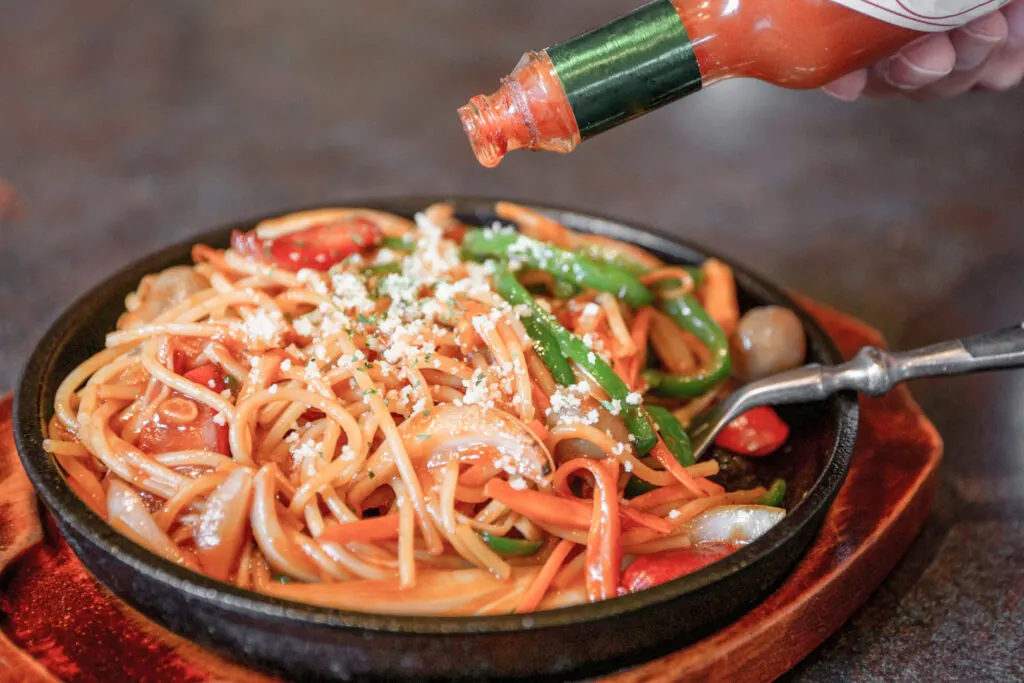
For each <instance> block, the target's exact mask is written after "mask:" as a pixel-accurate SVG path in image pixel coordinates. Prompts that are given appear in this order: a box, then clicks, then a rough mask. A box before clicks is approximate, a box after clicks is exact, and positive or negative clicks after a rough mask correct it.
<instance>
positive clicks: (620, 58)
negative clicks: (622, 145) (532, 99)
mask: <svg viewBox="0 0 1024 683" xmlns="http://www.w3.org/2000/svg"><path fill="white" fill-rule="evenodd" d="M547 53H548V56H549V57H550V58H551V63H552V64H553V65H554V67H555V73H556V74H558V78H559V79H560V80H561V82H562V87H564V88H565V92H566V94H567V95H568V96H569V104H570V105H571V106H572V111H573V114H575V116H576V124H577V125H578V126H579V129H580V137H581V138H584V139H585V138H588V137H591V136H594V135H597V134H598V133H600V132H603V131H606V130H608V129H609V128H614V127H615V126H617V125H619V124H621V123H625V122H626V121H629V120H630V119H633V118H636V117H637V116H640V115H641V114H644V113H646V112H649V111H651V110H652V109H656V108H658V107H660V106H662V105H664V104H668V103H669V102H672V101H674V100H677V99H679V98H680V97H683V96H684V95H689V94H690V93H692V92H695V91H697V90H699V89H700V87H701V76H700V66H699V65H698V64H697V58H696V57H695V56H694V54H693V44H692V43H691V42H690V37H689V36H688V35H687V34H686V28H685V27H684V26H683V22H682V20H681V19H680V18H679V13H678V12H677V11H676V8H675V7H674V6H673V5H672V3H671V2H669V0H655V1H654V2H652V3H650V4H648V5H644V6H643V7H641V8H639V9H637V10H635V11H633V12H631V13H630V14H627V15H626V16H624V17H621V18H619V19H616V20H615V21H612V22H611V23H609V24H605V25H604V26H601V27H600V28H596V29H594V30H593V31H590V32H588V33H584V34H583V35H581V36H577V37H576V38H573V39H572V40H570V41H568V42H565V43H562V44H561V45H556V46H555V47H552V48H548V50H547Z"/></svg>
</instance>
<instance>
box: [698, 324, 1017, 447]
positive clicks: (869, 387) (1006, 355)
mask: <svg viewBox="0 0 1024 683" xmlns="http://www.w3.org/2000/svg"><path fill="white" fill-rule="evenodd" d="M1020 367H1024V324H1022V325H1017V326H1016V327H1009V328H1006V329H1003V330H996V331H993V332H984V333H982V334H978V335H975V336H973V337H967V338H966V339H955V340H953V341H947V342H941V343H939V344H933V345H931V346H925V347H924V348H920V349H916V350H913V351H900V352H897V353H889V352H888V351H883V350H882V349H879V348H876V347H874V346H865V347H864V348H862V349H861V350H860V351H858V352H857V355H856V356H854V357H853V358H852V359H850V360H849V361H847V362H845V363H841V364H839V365H820V364H818V363H813V364H811V365H805V366H803V367H799V368H795V369H793V370H787V371H786V372H781V373H779V374H777V375H772V376H771V377H765V378H764V379H760V380H757V381H756V382H751V383H750V384H747V385H745V386H743V387H741V388H740V389H738V390H737V391H735V392H733V393H732V394H731V395H730V396H729V397H728V398H726V399H725V400H724V401H722V402H721V403H719V404H718V405H717V406H715V407H714V408H712V409H711V410H709V411H708V412H707V413H705V414H704V415H702V416H701V417H699V418H697V420H696V421H695V422H694V423H693V425H692V426H691V427H690V430H689V432H690V439H691V441H692V444H693V454H694V457H696V458H698V459H699V458H700V457H701V456H702V455H703V454H704V453H705V452H706V451H707V450H708V448H709V447H710V446H711V444H712V443H713V442H714V440H715V437H716V436H718V433H719V432H720V431H722V429H723V428H724V427H725V426H726V425H727V424H729V423H730V422H731V421H732V420H734V419H735V418H737V417H739V416H740V415H742V414H743V413H745V412H747V411H748V410H750V409H751V408H756V407H758V406H765V405H782V404H787V403H808V402H811V401H820V400H822V399H825V398H828V397H829V396H831V395H832V394H834V393H836V392H839V391H857V392H860V393H862V394H867V395H868V396H881V395H882V394H885V393H888V392H889V390H890V389H892V388H893V387H894V386H896V385H897V384H899V383H900V382H905V381H907V380H908V379H917V378H919V377H937V376H940V375H962V374H967V373H971V372H979V371H982V370H1001V369H1006V368H1020Z"/></svg>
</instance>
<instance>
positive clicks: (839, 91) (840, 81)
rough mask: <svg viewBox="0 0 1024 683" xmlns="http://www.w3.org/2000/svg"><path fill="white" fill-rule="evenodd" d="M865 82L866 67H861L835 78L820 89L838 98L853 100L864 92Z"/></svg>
mask: <svg viewBox="0 0 1024 683" xmlns="http://www.w3.org/2000/svg"><path fill="white" fill-rule="evenodd" d="M867 82H868V72H867V69H861V70H859V71H854V72H853V73H849V74H846V75H845V76H842V77H840V78H837V79H836V80H834V81H832V82H831V83H829V84H828V85H826V86H825V87H823V88H822V90H824V91H825V92H826V93H828V94H829V95H831V96H832V97H834V98H836V99H838V100H843V101H844V102H853V101H854V100H856V99H857V98H859V97H860V96H861V93H863V92H864V86H865V85H867Z"/></svg>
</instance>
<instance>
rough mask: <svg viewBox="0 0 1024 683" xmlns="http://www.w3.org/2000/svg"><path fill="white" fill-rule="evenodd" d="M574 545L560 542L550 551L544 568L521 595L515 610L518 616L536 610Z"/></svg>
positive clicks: (563, 541)
mask: <svg viewBox="0 0 1024 683" xmlns="http://www.w3.org/2000/svg"><path fill="white" fill-rule="evenodd" d="M574 545H575V543H573V542H572V541H566V540H564V539H563V540H561V541H559V542H558V545H556V546H555V549H554V550H553V551H551V555H549V556H548V559H547V560H545V562H544V566H543V567H541V570H540V573H539V574H537V578H535V579H534V580H533V583H531V584H530V587H529V588H527V589H526V593H525V594H524V595H523V599H522V601H520V603H519V607H517V608H516V612H517V613H518V614H522V613H523V612H532V611H533V610H535V609H537V605H539V604H540V601H541V600H542V599H544V594H545V593H547V592H548V587H550V586H551V581H552V580H553V579H554V578H555V574H557V573H558V570H559V569H561V568H562V563H563V562H565V558H566V557H568V556H569V551H571V550H572V547H573V546H574Z"/></svg>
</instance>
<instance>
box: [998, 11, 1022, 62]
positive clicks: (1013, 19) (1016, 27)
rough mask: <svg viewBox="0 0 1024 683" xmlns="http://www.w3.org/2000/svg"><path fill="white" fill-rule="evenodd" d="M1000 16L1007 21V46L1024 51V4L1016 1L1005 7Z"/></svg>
mask: <svg viewBox="0 0 1024 683" xmlns="http://www.w3.org/2000/svg"><path fill="white" fill-rule="evenodd" d="M1000 14H1002V15H1003V17H1004V18H1005V19H1006V26H1007V32H1006V42H1007V44H1008V45H1011V46H1013V47H1015V48H1017V49H1019V50H1024V2H1022V1H1021V0H1015V1H1014V2H1011V3H1010V4H1009V5H1007V6H1006V7H1004V8H1003V9H1002V12H1000Z"/></svg>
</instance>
